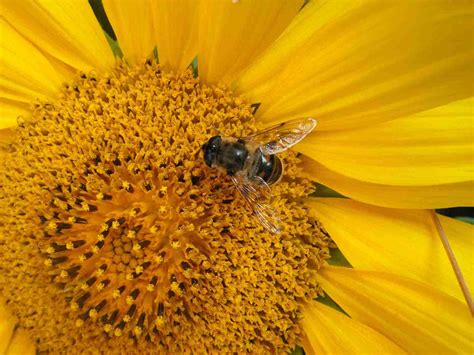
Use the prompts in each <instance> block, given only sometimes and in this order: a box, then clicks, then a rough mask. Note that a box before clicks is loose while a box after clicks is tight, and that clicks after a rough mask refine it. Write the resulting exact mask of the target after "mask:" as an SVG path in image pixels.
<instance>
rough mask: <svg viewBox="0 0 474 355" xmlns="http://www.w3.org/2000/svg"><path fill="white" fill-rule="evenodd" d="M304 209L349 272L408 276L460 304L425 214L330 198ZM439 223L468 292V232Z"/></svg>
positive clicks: (472, 265)
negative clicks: (349, 267)
mask: <svg viewBox="0 0 474 355" xmlns="http://www.w3.org/2000/svg"><path fill="white" fill-rule="evenodd" d="M306 204H307V206H309V207H310V208H311V210H312V212H313V213H314V214H315V216H316V217H317V218H318V219H319V220H320V221H321V222H322V223H323V225H324V227H325V228H326V230H327V231H328V232H329V234H330V235H331V237H332V238H333V240H334V241H335V242H336V244H337V246H338V247H339V249H340V250H341V251H342V253H343V254H344V256H345V257H346V258H347V260H349V262H350V263H351V265H352V266H353V267H354V268H356V269H363V270H372V271H386V272H391V273H393V274H396V275H400V276H405V277H410V278H413V279H416V280H418V281H420V282H424V283H427V284H428V285H430V286H431V287H434V288H437V289H438V290H440V291H443V292H446V293H447V294H449V295H451V296H453V297H456V298H458V299H459V300H460V301H461V302H463V301H464V297H463V295H462V292H461V290H460V288H459V285H458V283H457V279H456V277H455V274H454V272H453V269H452V267H451V264H450V263H449V259H448V257H447V255H446V252H445V251H444V248H443V245H442V243H441V239H440V237H439V235H438V232H437V229H436V227H435V225H434V223H433V220H432V216H431V213H430V212H429V211H426V210H399V209H389V208H382V207H375V206H371V205H366V204H364V203H360V202H356V201H351V200H349V199H336V198H318V199H314V198H312V199H308V200H307V201H306ZM440 219H441V221H442V224H443V227H444V228H445V230H446V232H447V233H448V238H449V241H450V243H451V245H452V247H453V249H454V253H455V255H456V258H457V260H458V263H459V264H460V266H461V269H462V270H463V274H464V277H465V278H466V280H467V283H468V285H469V286H470V289H471V290H473V289H474V273H473V270H474V262H473V258H472V255H473V254H472V253H473V251H474V240H473V238H472V236H474V227H473V226H471V225H469V224H467V223H464V222H460V221H456V220H454V219H452V218H447V217H443V216H440Z"/></svg>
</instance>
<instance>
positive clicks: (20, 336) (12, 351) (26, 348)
mask: <svg viewBox="0 0 474 355" xmlns="http://www.w3.org/2000/svg"><path fill="white" fill-rule="evenodd" d="M5 354H6V355H30V354H31V355H34V354H36V349H35V344H34V343H33V342H32V341H31V339H30V338H29V336H28V333H27V332H26V331H25V330H24V329H22V328H19V329H17V330H16V331H15V334H13V337H12V339H11V341H10V345H9V346H8V349H7V351H6V353H5Z"/></svg>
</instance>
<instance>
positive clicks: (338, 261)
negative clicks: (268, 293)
mask: <svg viewBox="0 0 474 355" xmlns="http://www.w3.org/2000/svg"><path fill="white" fill-rule="evenodd" d="M329 254H330V255H331V257H330V258H329V259H327V262H328V264H329V265H333V266H342V267H350V268H352V265H351V263H350V262H349V261H348V260H347V259H346V257H345V256H344V254H342V251H341V250H340V249H338V248H335V249H329Z"/></svg>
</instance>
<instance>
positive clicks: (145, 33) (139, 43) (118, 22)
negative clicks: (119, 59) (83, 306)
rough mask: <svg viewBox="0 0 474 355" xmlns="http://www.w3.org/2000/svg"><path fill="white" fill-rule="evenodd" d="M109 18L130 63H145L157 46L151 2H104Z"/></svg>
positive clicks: (127, 0)
mask: <svg viewBox="0 0 474 355" xmlns="http://www.w3.org/2000/svg"><path fill="white" fill-rule="evenodd" d="M103 4H104V8H105V11H106V12H107V17H108V18H109V20H110V23H111V24H112V27H113V29H114V32H115V34H116V35H117V40H118V42H119V44H120V47H121V49H122V51H123V53H124V57H125V59H126V60H127V61H128V62H130V63H133V64H135V63H140V62H145V60H146V58H148V57H150V56H151V55H152V52H153V49H154V48H155V46H156V38H155V28H154V24H153V10H152V1H151V0H142V1H139V2H137V1H136V0H120V1H116V0H104V1H103Z"/></svg>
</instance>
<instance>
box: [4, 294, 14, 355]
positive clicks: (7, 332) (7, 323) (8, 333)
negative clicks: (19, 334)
mask: <svg viewBox="0 0 474 355" xmlns="http://www.w3.org/2000/svg"><path fill="white" fill-rule="evenodd" d="M15 325H16V320H15V318H14V317H13V316H12V315H11V313H10V312H9V311H8V309H7V305H6V304H5V301H4V300H3V298H2V297H0V354H5V352H6V350H7V349H8V345H9V344H10V341H11V338H12V336H13V333H14V330H15Z"/></svg>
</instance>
